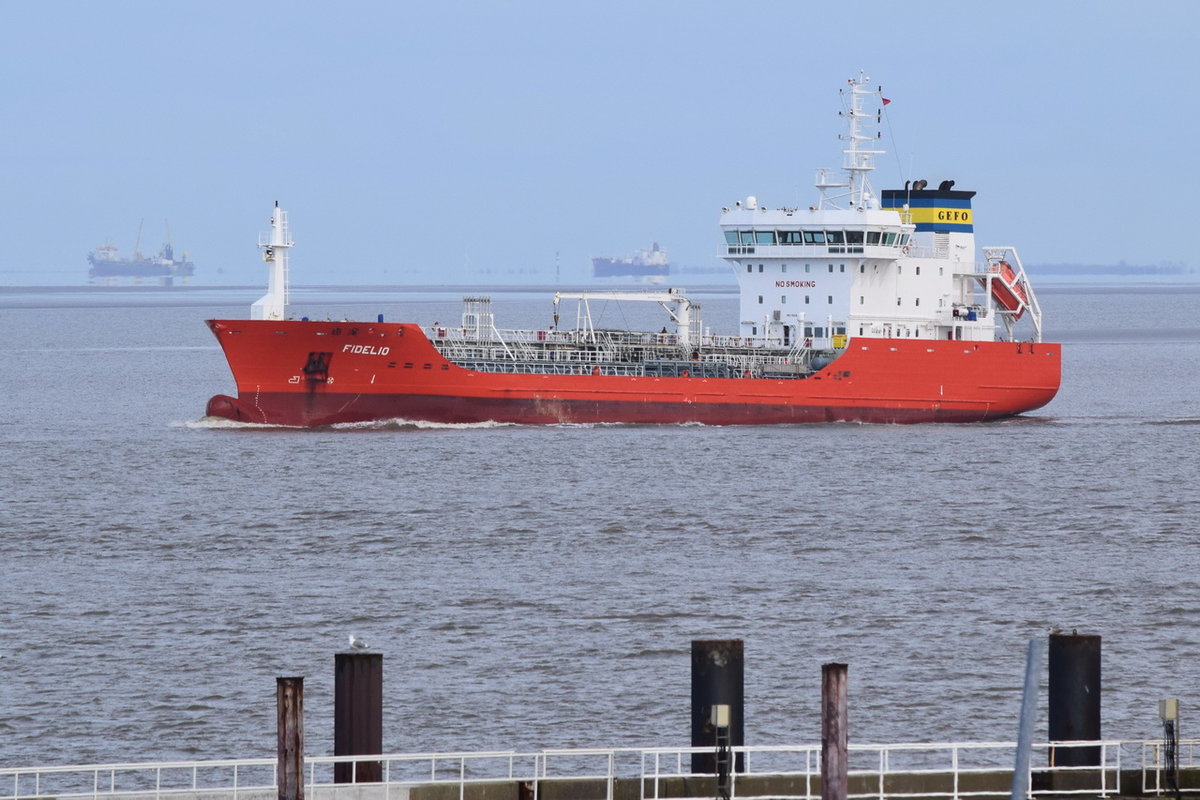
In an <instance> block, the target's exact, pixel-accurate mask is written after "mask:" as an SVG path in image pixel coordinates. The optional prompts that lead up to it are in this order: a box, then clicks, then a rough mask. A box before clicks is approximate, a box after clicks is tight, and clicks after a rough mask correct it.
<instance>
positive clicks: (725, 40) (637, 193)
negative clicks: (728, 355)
mask: <svg viewBox="0 0 1200 800" xmlns="http://www.w3.org/2000/svg"><path fill="white" fill-rule="evenodd" d="M1194 9H1195V7H1194V5H1193V4H1191V3H1189V2H1180V1H1175V2H1158V3H1153V4H1148V5H1145V6H1141V7H1138V6H1132V5H1129V4H1119V3H1116V2H1110V1H1105V2H1095V3H1090V4H1088V5H1086V6H1083V7H1076V6H1068V5H1061V6H1060V5H1058V4H1045V3H1033V2H1028V1H1027V0H1022V1H1019V2H1014V3H1007V4H1004V5H1003V6H985V5H980V4H967V5H964V4H958V3H949V2H923V3H920V4H915V5H912V6H909V7H905V8H903V9H901V8H899V7H897V6H895V4H890V3H883V2H876V1H875V0H871V1H869V2H864V3H860V4H856V5H855V6H854V10H853V11H848V10H845V7H843V6H840V5H837V6H835V5H816V4H795V3H786V2H778V1H776V0H767V1H766V2H761V3H756V4H754V5H752V6H745V7H741V8H738V7H734V6H729V5H728V4H721V3H717V2H712V1H711V0H700V1H699V2H690V3H686V4H683V3H672V2H661V3H635V2H627V1H626V0H615V1H614V0H606V2H577V3H569V4H553V3H546V2H515V3H509V4H493V3H484V2H450V3H444V4H428V5H415V4H388V3H382V2H357V3H350V4H346V5H343V6H338V7H336V8H334V7H331V6H329V5H326V4H321V3H315V2H293V3H288V4H286V5H282V4H261V5H260V4H240V3H233V2H229V1H228V0H215V1H214V2H206V3H203V4H201V3H189V2H180V3H158V2H151V1H150V0H129V1H128V2H121V3H103V4H101V3H95V4H93V3H85V2H82V1H81V0H79V1H75V2H68V1H67V0H46V2H39V3H28V2H25V3H10V4H7V5H6V11H7V12H8V14H7V24H6V26H5V27H4V30H3V31H2V32H0V37H3V39H2V41H3V42H4V47H3V48H2V52H0V64H3V67H4V70H5V74H6V75H7V76H8V77H9V80H7V81H6V82H5V86H4V87H3V89H0V91H2V92H3V98H4V101H5V107H6V109H7V110H8V114H7V115H6V123H7V124H6V125H5V126H4V129H3V134H2V135H3V137H4V144H5V146H4V148H3V152H4V159H3V164H4V173H3V175H4V179H5V180H4V183H5V186H6V188H7V189H8V191H6V192H5V193H4V194H3V195H0V204H2V213H0V220H3V222H2V223H0V224H2V225H3V226H4V227H3V229H2V230H3V235H4V242H5V247H4V248H3V250H2V251H0V285H63V284H66V285H74V284H83V283H85V282H86V281H87V266H88V265H87V261H86V257H87V254H88V252H89V251H91V250H92V249H94V248H96V247H97V246H99V245H101V244H104V243H105V241H106V240H111V241H112V243H113V244H114V245H115V246H116V247H117V248H118V249H119V252H120V255H121V256H127V255H129V254H130V253H131V252H132V250H133V248H134V244H135V239H136V238H137V234H138V230H139V227H140V228H141V229H142V234H141V245H140V250H141V251H142V252H143V253H145V254H148V255H149V254H153V253H156V252H157V251H158V249H159V247H160V246H161V244H162V242H163V241H164V239H165V233H166V230H165V226H166V221H167V220H169V221H170V226H171V234H172V239H173V244H174V246H175V249H176V252H177V253H179V252H182V251H187V252H188V253H189V255H190V258H191V260H192V261H194V262H195V264H196V275H195V278H194V279H193V281H192V282H193V283H194V284H199V285H229V284H235V285H240V284H245V285H258V284H262V283H263V282H264V280H265V271H264V269H263V266H262V262H261V260H260V259H259V254H258V251H257V248H256V243H257V240H258V234H259V233H260V232H263V231H265V230H266V229H267V219H268V217H269V215H270V212H271V208H272V206H273V204H274V203H275V201H279V202H280V204H281V205H282V206H283V207H284V208H285V209H287V210H288V212H289V215H290V222H291V228H292V233H293V236H294V238H295V241H296V248H295V249H294V250H293V252H292V262H291V266H292V276H291V277H292V281H293V282H294V283H296V284H325V285H328V284H334V285H336V284H379V283H393V284H412V285H418V284H428V283H446V284H462V285H470V284H472V283H475V282H480V283H493V284H495V283H512V284H515V285H523V284H526V283H547V282H553V281H555V276H556V275H557V276H558V277H557V280H558V281H561V282H579V281H581V280H586V279H587V278H588V277H589V275H590V259H591V257H592V256H628V255H632V254H633V253H634V252H635V251H636V250H638V249H641V248H645V247H648V246H649V245H650V244H651V243H652V242H657V243H659V244H660V245H661V246H662V247H663V248H664V249H665V250H666V251H667V252H668V254H669V256H670V259H671V261H672V263H673V264H675V265H677V266H679V267H684V268H693V269H695V268H701V269H716V270H719V269H720V268H721V265H722V262H721V260H720V258H719V256H718V250H719V246H720V241H721V239H720V235H719V231H718V229H717V220H718V216H719V213H720V209H721V207H722V206H727V205H731V204H732V203H734V202H735V201H737V200H740V199H744V198H745V197H747V196H749V195H754V196H756V197H758V198H759V200H760V202H762V203H764V204H765V205H768V206H779V205H797V204H801V205H805V206H807V205H809V204H811V203H812V202H813V200H815V198H816V190H815V189H813V188H812V183H813V176H814V173H815V171H816V170H817V169H818V168H821V167H839V166H840V165H841V162H842V157H841V147H842V143H841V142H839V141H838V138H837V137H838V135H839V134H840V133H842V128H841V124H840V120H839V117H838V111H839V108H840V98H839V96H838V91H839V89H840V88H841V87H843V86H844V85H845V83H846V80H847V79H848V78H850V77H853V76H857V75H858V73H859V71H860V70H863V71H865V72H866V74H867V75H869V76H870V77H871V78H872V79H874V81H875V82H876V83H877V84H879V85H881V86H882V87H883V90H884V95H885V96H887V97H888V98H889V100H890V101H891V102H890V103H889V104H888V106H887V108H886V112H885V120H884V125H883V128H882V133H883V136H882V139H881V141H880V143H879V146H880V147H881V148H882V149H885V150H887V151H888V152H887V153H886V154H885V155H882V156H880V157H879V158H878V160H877V167H878V169H877V171H876V173H875V174H874V176H873V183H874V185H875V187H876V188H877V189H882V188H888V187H898V186H901V185H903V183H904V181H905V180H910V179H916V178H922V177H923V178H926V179H930V180H934V181H936V180H941V179H954V180H955V181H956V188H961V189H970V190H974V191H976V192H978V195H977V196H976V198H975V200H974V208H975V213H976V233H977V242H978V244H980V245H981V246H982V245H993V244H996V245H1002V244H1012V245H1015V246H1017V247H1018V248H1019V250H1020V252H1021V255H1022V258H1023V260H1024V261H1025V263H1026V265H1027V266H1030V267H1036V266H1037V265H1039V264H1117V263H1120V262H1125V263H1128V264H1131V265H1151V266H1153V265H1161V264H1179V265H1184V266H1186V267H1189V268H1195V267H1196V266H1197V262H1196V259H1195V257H1194V256H1193V254H1192V248H1191V243H1190V241H1188V240H1187V237H1184V236H1182V235H1180V232H1182V231H1186V230H1188V229H1189V227H1188V225H1187V224H1186V220H1187V217H1186V216H1185V215H1188V214H1189V209H1188V208H1187V206H1186V204H1185V203H1181V202H1177V201H1175V200H1174V197H1173V195H1174V194H1176V192H1177V190H1176V189H1175V188H1174V187H1175V185H1176V184H1180V185H1182V186H1183V187H1185V189H1190V188H1191V187H1192V186H1194V185H1195V184H1196V180H1195V179H1196V177H1197V172H1198V170H1197V168H1196V166H1195V164H1194V159H1193V158H1191V157H1189V156H1187V155H1182V156H1176V150H1177V149H1178V148H1176V147H1172V146H1171V143H1172V141H1173V139H1174V138H1177V137H1178V136H1180V135H1181V134H1183V135H1186V134H1187V133H1189V132H1190V129H1191V127H1192V125H1191V123H1192V122H1193V121H1194V119H1195V118H1196V116H1197V111H1196V110H1195V108H1194V107H1193V105H1192V104H1191V103H1188V102H1187V101H1186V98H1185V97H1184V96H1183V92H1184V90H1186V88H1187V87H1189V86H1192V85H1194V84H1195V80H1194V79H1195V78H1196V77H1197V73H1198V72H1200V66H1198V62H1197V60H1196V59H1195V58H1194V55H1193V53H1192V44H1191V41H1190V40H1191V30H1192V28H1193V27H1194V23H1195V20H1196V12H1195V10H1194ZM1168 156H1169V157H1168ZM1164 180H1166V181H1168V183H1167V184H1166V185H1163V181H1164ZM721 276H722V273H721V272H720V271H715V272H713V273H711V274H710V275H707V276H705V277H706V278H711V279H714V280H716V279H720V278H721ZM1034 277H1035V279H1036V277H1037V276H1036V274H1035V275H1034Z"/></svg>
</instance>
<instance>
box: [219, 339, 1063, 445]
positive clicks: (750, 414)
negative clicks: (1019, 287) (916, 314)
mask: <svg viewBox="0 0 1200 800" xmlns="http://www.w3.org/2000/svg"><path fill="white" fill-rule="evenodd" d="M208 324H209V327H210V328H211V329H212V331H213V333H214V334H215V335H216V337H217V340H218V341H219V342H220V344H221V347H222V349H223V350H224V351H225V356H226V358H227V360H228V362H229V366H230V369H231V370H232V372H233V375H234V379H235V381H236V384H237V392H238V396H237V397H236V398H234V397H229V396H226V395H217V396H215V397H213V398H212V399H211V400H209V403H208V410H207V413H208V415H209V416H215V417H224V418H227V419H231V420H237V421H242V422H255V423H265V424H271V425H288V426H303V427H309V426H322V425H333V424H337V423H347V422H367V421H377V420H390V419H400V420H412V421H426V422H436V423H475V422H488V421H494V422H506V423H521V424H554V423H597V422H619V423H652V424H664V423H685V422H694V423H702V424H707V425H763V424H788V423H806V422H836V421H853V422H872V423H919V422H979V421H983V420H993V419H1000V418H1004V417H1011V416H1013V415H1015V414H1020V413H1022V412H1025V411H1031V410H1033V409H1036V408H1040V407H1041V406H1043V405H1045V404H1046V403H1048V402H1050V400H1051V399H1052V398H1053V397H1054V395H1055V394H1056V393H1057V391H1058V387H1059V380H1060V374H1061V369H1060V366H1061V347H1060V345H1058V344H1031V343H1028V342H1025V343H1017V342H966V341H931V340H920V339H864V338H858V339H854V340H853V341H851V342H850V344H849V346H848V347H847V348H846V351H845V353H843V354H842V355H841V357H839V358H838V359H837V360H835V361H834V362H833V363H832V364H830V365H829V366H828V367H826V368H825V369H823V370H820V371H818V372H816V373H814V374H813V375H811V376H810V377H808V378H805V379H774V378H711V377H708V378H704V377H652V376H640V377H633V376H628V375H605V374H602V370H601V374H591V371H589V374H579V375H547V374H508V373H495V372H475V371H471V370H468V369H464V368H462V367H459V366H457V365H455V364H453V363H451V362H450V361H448V360H447V359H446V358H444V357H443V356H442V355H441V353H439V352H438V350H437V349H436V348H435V347H434V346H433V344H432V343H431V342H430V341H429V339H428V338H427V337H426V336H425V334H424V332H423V331H422V329H421V328H420V327H419V326H417V325H412V324H396V323H332V322H309V321H282V322H276V321H265V320H210V321H209V323H208Z"/></svg>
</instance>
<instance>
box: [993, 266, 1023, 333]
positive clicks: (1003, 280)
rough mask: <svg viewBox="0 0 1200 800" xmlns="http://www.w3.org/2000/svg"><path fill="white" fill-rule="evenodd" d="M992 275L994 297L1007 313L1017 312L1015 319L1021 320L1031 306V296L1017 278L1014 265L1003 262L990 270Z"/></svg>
mask: <svg viewBox="0 0 1200 800" xmlns="http://www.w3.org/2000/svg"><path fill="white" fill-rule="evenodd" d="M989 272H991V273H992V276H993V277H992V297H994V298H996V302H997V303H999V304H1000V305H1001V306H1003V307H1004V309H1005V310H1007V311H1012V312H1015V314H1016V316H1015V319H1020V318H1021V315H1022V314H1024V313H1025V309H1026V308H1027V307H1028V306H1029V296H1028V295H1027V294H1026V293H1025V284H1024V283H1023V282H1022V281H1021V280H1020V279H1019V278H1018V277H1017V272H1016V270H1014V269H1013V268H1012V264H1009V263H1008V262H1007V261H1001V262H999V263H997V264H994V265H993V266H992V268H991V269H990V270H989Z"/></svg>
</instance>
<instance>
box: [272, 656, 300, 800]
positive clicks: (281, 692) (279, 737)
mask: <svg viewBox="0 0 1200 800" xmlns="http://www.w3.org/2000/svg"><path fill="white" fill-rule="evenodd" d="M275 722H276V725H275V729H276V742H277V748H276V761H275V785H276V786H277V787H278V789H279V792H278V795H279V800H304V678H276V679H275Z"/></svg>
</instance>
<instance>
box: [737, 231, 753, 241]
mask: <svg viewBox="0 0 1200 800" xmlns="http://www.w3.org/2000/svg"><path fill="white" fill-rule="evenodd" d="M739 234H740V235H741V237H742V244H754V231H739Z"/></svg>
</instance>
